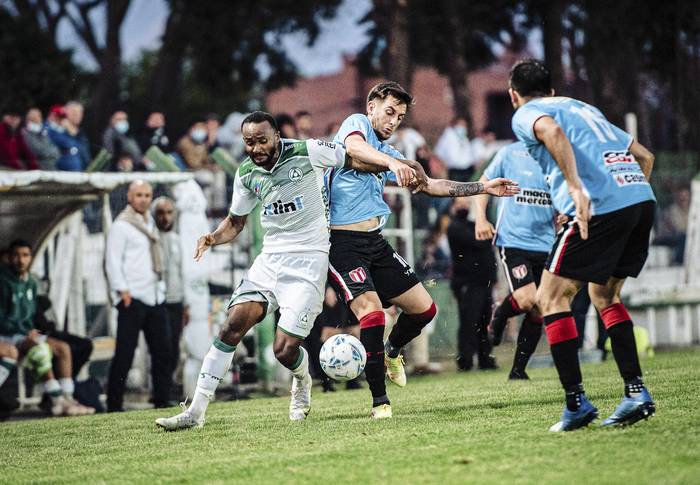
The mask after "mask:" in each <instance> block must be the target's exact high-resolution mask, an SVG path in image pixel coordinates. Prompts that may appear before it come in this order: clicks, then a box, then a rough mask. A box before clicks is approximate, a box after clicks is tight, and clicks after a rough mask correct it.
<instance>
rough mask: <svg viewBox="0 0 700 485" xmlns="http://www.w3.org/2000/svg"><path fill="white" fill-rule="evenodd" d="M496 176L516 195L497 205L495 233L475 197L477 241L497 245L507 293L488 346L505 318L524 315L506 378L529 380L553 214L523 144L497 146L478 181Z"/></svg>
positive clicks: (483, 200)
mask: <svg viewBox="0 0 700 485" xmlns="http://www.w3.org/2000/svg"><path fill="white" fill-rule="evenodd" d="M497 177H506V178H509V179H512V180H515V181H516V182H518V184H519V185H520V193H519V194H518V195H516V196H514V197H509V198H507V199H502V200H501V201H500V202H499V204H498V219H497V222H496V229H494V227H493V226H492V225H491V223H490V222H489V221H488V219H487V218H486V207H487V205H488V198H489V197H488V195H479V196H477V197H476V199H475V204H474V205H475V216H476V239H477V240H479V241H487V240H491V239H492V240H493V241H494V244H495V245H496V246H498V248H499V252H500V255H501V263H502V264H503V270H504V272H505V275H506V280H507V281H508V288H509V290H510V293H509V294H508V296H506V297H505V298H504V299H503V301H502V302H501V304H500V305H498V307H496V310H495V311H494V315H493V319H492V320H491V331H492V334H493V344H494V345H499V344H500V343H501V339H502V337H503V332H504V330H505V327H506V324H507V323H508V319H509V318H510V317H513V316H516V315H520V314H523V313H524V314H525V318H524V320H523V323H522V325H521V327H520V332H519V334H518V340H517V346H516V348H515V359H514V360H513V368H512V369H511V371H510V374H509V375H508V378H509V379H511V380H517V379H529V377H528V375H527V373H526V372H525V367H526V366H527V363H528V362H529V360H530V357H531V356H532V354H533V353H534V352H535V348H536V347H537V342H539V340H540V336H541V335H542V315H541V313H540V312H539V310H538V309H537V305H536V303H535V300H536V298H537V285H539V284H540V279H541V278H542V272H543V271H544V265H545V262H546V261H547V255H548V254H549V251H550V250H551V249H552V244H553V243H554V224H555V211H554V209H553V207H552V198H551V196H550V195H549V186H548V185H547V182H546V181H545V179H544V174H543V173H542V170H541V169H540V166H539V165H538V164H537V162H536V161H535V160H534V159H533V158H532V157H531V156H530V154H529V153H528V152H527V149H526V148H525V145H524V144H523V143H522V142H516V143H511V144H510V145H507V146H505V147H503V148H501V149H500V150H499V151H498V153H496V155H495V156H494V158H493V160H492V161H491V163H490V164H489V166H488V167H487V168H486V170H485V171H484V174H483V175H482V177H481V180H482V182H486V181H488V180H491V179H494V178H497ZM494 236H495V238H494Z"/></svg>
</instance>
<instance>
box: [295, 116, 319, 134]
mask: <svg viewBox="0 0 700 485" xmlns="http://www.w3.org/2000/svg"><path fill="white" fill-rule="evenodd" d="M294 124H295V126H296V127H297V138H298V139H299V140H308V139H309V138H313V136H312V134H311V130H313V127H314V122H313V119H312V118H311V113H309V112H308V111H297V113H296V114H295V115H294Z"/></svg>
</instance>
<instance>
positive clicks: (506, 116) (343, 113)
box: [266, 55, 515, 143]
mask: <svg viewBox="0 0 700 485" xmlns="http://www.w3.org/2000/svg"><path fill="white" fill-rule="evenodd" d="M514 59H515V57H514V56H512V55H505V56H503V57H502V58H501V59H500V61H498V62H496V63H494V64H493V65H491V66H489V67H487V68H485V69H480V70H478V71H474V72H472V73H471V74H470V75H469V90H470V94H471V111H472V120H473V122H474V125H475V126H474V127H470V134H469V136H470V137H473V136H476V135H477V134H479V133H480V132H481V130H482V129H483V128H485V127H486V126H487V125H491V126H492V127H493V128H494V129H495V130H496V134H497V135H498V138H501V139H505V138H513V134H512V131H511V128H510V119H511V116H512V114H513V108H512V107H511V105H510V100H509V98H508V92H507V83H508V70H509V69H510V66H511V65H512V63H513V61H514ZM380 80H381V78H365V77H363V76H362V75H361V74H360V73H359V72H358V71H357V68H356V67H355V65H354V63H353V62H352V59H351V58H348V57H346V58H345V59H344V60H343V68H342V69H341V70H340V71H339V72H337V73H335V74H330V75H324V76H316V77H311V78H301V79H299V80H298V81H297V83H296V85H295V86H293V87H285V88H281V89H278V90H277V91H273V92H271V93H269V94H268V96H267V99H266V108H267V110H268V111H270V112H271V113H281V112H286V113H290V114H294V113H296V112H297V111H300V110H306V111H309V112H311V114H312V115H313V123H314V126H313V133H312V134H313V136H323V135H325V134H326V130H327V127H328V126H329V125H330V124H332V123H339V122H341V121H343V120H344V119H345V118H346V117H347V116H348V115H349V114H351V113H356V112H362V113H364V110H365V96H366V95H367V91H368V90H369V89H370V88H371V87H372V86H373V85H374V84H376V83H377V82H378V81H380ZM411 92H412V94H413V95H414V97H415V98H416V106H415V107H414V108H413V109H412V110H411V113H410V115H409V116H408V117H407V118H406V123H407V124H409V125H411V126H416V127H418V128H419V130H420V131H421V132H422V133H423V134H424V136H426V138H427V139H428V141H429V142H431V143H434V142H435V141H436V140H437V138H438V136H440V133H441V132H442V130H443V128H444V127H445V126H446V125H447V124H448V123H449V122H450V121H451V120H452V118H453V116H454V109H453V98H452V91H451V89H450V85H449V81H448V79H447V77H446V76H443V75H441V74H439V73H438V72H437V71H436V70H435V69H432V68H426V67H418V68H416V70H415V71H414V74H413V85H412V86H411Z"/></svg>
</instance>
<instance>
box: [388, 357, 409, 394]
mask: <svg viewBox="0 0 700 485" xmlns="http://www.w3.org/2000/svg"><path fill="white" fill-rule="evenodd" d="M384 365H385V366H386V376H387V377H388V378H389V380H390V381H391V382H393V383H394V384H396V385H397V386H399V387H406V369H405V368H404V362H403V355H401V354H399V355H398V356H397V357H394V358H392V357H389V356H388V355H387V354H384Z"/></svg>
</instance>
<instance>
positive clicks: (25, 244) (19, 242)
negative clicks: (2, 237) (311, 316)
mask: <svg viewBox="0 0 700 485" xmlns="http://www.w3.org/2000/svg"><path fill="white" fill-rule="evenodd" d="M17 248H29V250H30V251H31V252H34V248H32V245H31V244H29V241H27V240H25V239H15V240H14V241H12V242H11V243H10V245H9V246H8V247H7V250H8V251H9V252H13V251H14V250H15V249H17Z"/></svg>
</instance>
